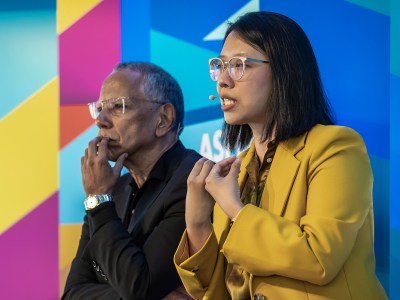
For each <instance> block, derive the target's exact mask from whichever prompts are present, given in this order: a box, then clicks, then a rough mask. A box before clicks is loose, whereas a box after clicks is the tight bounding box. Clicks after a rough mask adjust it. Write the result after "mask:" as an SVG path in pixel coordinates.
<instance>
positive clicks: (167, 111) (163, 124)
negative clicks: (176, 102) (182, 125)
mask: <svg viewBox="0 0 400 300" xmlns="http://www.w3.org/2000/svg"><path fill="white" fill-rule="evenodd" d="M159 112H160V114H159V116H158V118H159V120H158V123H157V128H156V135H157V136H163V135H165V134H166V133H168V132H169V131H171V129H172V127H173V125H174V123H175V119H176V111H175V108H174V106H173V105H172V104H171V103H166V104H163V105H161V106H160V108H159Z"/></svg>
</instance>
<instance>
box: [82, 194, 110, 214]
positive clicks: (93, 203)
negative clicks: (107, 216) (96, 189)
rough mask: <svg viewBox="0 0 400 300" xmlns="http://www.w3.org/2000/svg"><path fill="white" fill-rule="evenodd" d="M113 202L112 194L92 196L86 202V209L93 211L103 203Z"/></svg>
mask: <svg viewBox="0 0 400 300" xmlns="http://www.w3.org/2000/svg"><path fill="white" fill-rule="evenodd" d="M109 201H112V196H111V195H110V194H101V195H90V194H89V196H87V198H86V199H85V201H84V204H85V209H86V210H91V209H93V208H95V207H97V206H99V205H100V204H101V203H104V202H109Z"/></svg>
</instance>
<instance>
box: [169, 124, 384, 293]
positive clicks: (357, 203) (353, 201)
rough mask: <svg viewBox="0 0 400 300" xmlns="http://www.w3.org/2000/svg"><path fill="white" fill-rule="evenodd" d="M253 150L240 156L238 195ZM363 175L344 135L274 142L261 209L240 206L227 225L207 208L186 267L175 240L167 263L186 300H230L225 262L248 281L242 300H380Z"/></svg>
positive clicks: (357, 152) (337, 130)
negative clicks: (203, 237) (204, 229)
mask: <svg viewBox="0 0 400 300" xmlns="http://www.w3.org/2000/svg"><path fill="white" fill-rule="evenodd" d="M254 151H255V149H254V145H251V147H250V148H249V149H248V150H247V151H245V152H243V153H242V154H241V155H240V158H241V159H242V166H241V170H240V174H239V186H240V188H241V190H242V189H243V186H244V183H245V182H246V177H247V173H246V169H245V166H246V165H247V164H248V162H249V161H250V159H251V157H252V156H253V155H254ZM372 182H373V178H372V172H371V167H370V162H369V157H368V154H367V151H366V148H365V145H364V142H363V140H362V138H361V137H360V136H359V135H358V134H357V133H356V132H355V131H353V130H352V129H350V128H346V127H340V126H323V125H316V126H315V127H313V128H312V129H311V130H310V131H309V132H307V133H305V134H303V135H301V136H299V137H296V138H292V139H289V140H287V141H285V142H281V143H280V144H279V145H278V147H277V150H276V153H275V156H274V160H273V162H272V165H271V169H270V172H269V175H268V178H267V183H266V185H265V189H264V191H263V195H262V199H261V207H260V208H259V207H256V206H253V205H246V206H245V207H244V208H243V209H242V210H241V211H240V213H239V215H238V217H237V219H236V221H235V223H234V224H233V225H232V227H231V228H230V227H229V219H228V217H227V216H226V215H225V213H224V212H223V211H222V210H221V208H220V207H219V206H218V205H216V206H215V208H214V223H213V227H214V231H213V233H212V234H211V235H210V237H209V239H208V241H207V243H206V244H205V245H204V246H203V248H202V249H201V250H200V251H199V252H198V253H196V254H195V255H193V256H191V257H190V258H188V251H187V250H188V249H187V236H186V232H185V233H184V235H183V237H182V240H181V243H180V245H179V247H178V249H177V251H176V253H175V257H174V261H175V265H176V267H177V270H178V273H179V275H180V277H181V279H182V282H183V284H184V286H185V288H186V290H187V291H188V292H189V293H190V294H191V295H192V297H193V298H195V299H212V300H222V299H230V296H229V294H228V291H227V289H226V285H225V269H226V262H227V261H228V262H229V263H231V264H237V265H240V266H241V267H243V268H244V269H245V270H246V271H247V272H249V273H250V281H249V289H250V292H251V297H252V299H277V300H284V299H288V300H303V299H304V300H323V299H324V300H325V299H337V300H346V299H357V300H358V299H359V300H366V299H374V300H377V299H387V296H386V294H385V291H384V289H383V288H382V286H381V285H380V283H379V281H378V279H377V278H376V275H375V258H374V251H373V246H374V242H373V207H372Z"/></svg>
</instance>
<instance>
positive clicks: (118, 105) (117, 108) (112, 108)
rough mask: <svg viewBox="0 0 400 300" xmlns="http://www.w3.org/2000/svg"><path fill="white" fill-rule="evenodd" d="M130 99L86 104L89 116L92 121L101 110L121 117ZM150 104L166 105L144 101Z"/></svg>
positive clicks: (122, 98)
mask: <svg viewBox="0 0 400 300" xmlns="http://www.w3.org/2000/svg"><path fill="white" fill-rule="evenodd" d="M132 99H133V98H131V97H118V98H111V99H107V100H98V101H96V102H90V103H88V106H89V112H90V116H91V117H92V118H93V119H95V120H96V119H97V118H98V117H99V115H100V113H101V112H102V111H103V109H106V110H107V111H108V112H110V113H111V115H113V116H117V117H119V116H122V115H123V114H124V113H125V109H126V105H127V103H128V101H130V100H132ZM144 101H147V102H150V103H158V104H166V103H167V102H165V101H158V100H144Z"/></svg>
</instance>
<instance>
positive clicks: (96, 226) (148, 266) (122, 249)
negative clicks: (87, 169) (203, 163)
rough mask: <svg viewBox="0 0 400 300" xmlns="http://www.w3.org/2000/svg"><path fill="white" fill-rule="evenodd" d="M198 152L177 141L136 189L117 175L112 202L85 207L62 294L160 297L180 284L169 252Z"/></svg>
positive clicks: (175, 241) (73, 296)
mask: <svg viewBox="0 0 400 300" xmlns="http://www.w3.org/2000/svg"><path fill="white" fill-rule="evenodd" d="M200 157H201V156H200V155H199V154H198V153H196V152H195V151H193V150H187V149H185V147H184V146H183V145H182V143H181V142H180V141H178V142H177V143H176V144H175V145H174V146H173V147H172V148H171V149H170V150H168V151H167V152H166V153H164V154H163V156H162V157H161V158H160V159H159V160H158V162H157V163H156V164H155V166H154V167H153V169H152V171H151V172H150V174H149V177H148V179H147V180H146V182H145V183H144V184H143V186H142V187H141V188H140V189H139V190H138V191H137V194H136V197H137V198H138V202H137V204H136V207H135V210H134V214H133V216H132V218H130V222H129V224H126V225H124V221H125V220H127V218H129V215H131V214H132V207H131V205H132V204H131V203H130V202H131V201H130V195H131V194H132V185H133V179H132V177H131V176H130V174H125V175H124V176H122V177H121V178H120V179H119V180H118V182H117V184H116V187H115V189H114V191H113V199H114V201H113V202H108V203H104V204H102V205H100V206H98V207H96V208H95V209H93V210H90V211H88V213H87V215H86V216H85V218H84V224H83V227H82V236H81V239H80V242H79V247H78V252H77V254H76V257H75V258H74V260H73V262H72V265H71V270H70V273H69V275H68V278H67V282H66V286H65V291H64V295H63V296H62V299H65V300H66V299H74V300H75V299H85V300H89V299H96V300H100V299H107V300H112V299H124V300H128V299H161V298H162V297H164V296H165V295H167V294H168V293H169V292H170V291H172V290H174V289H175V288H176V287H177V286H178V285H179V284H180V279H179V277H178V274H177V272H176V270H175V267H174V264H173V255H174V252H175V250H176V248H177V246H178V243H179V240H180V238H181V236H182V233H183V231H184V229H185V197H186V190H187V186H186V180H187V177H188V175H189V173H190V171H191V170H192V168H193V166H194V164H195V163H196V161H197V160H198V159H199V158H200Z"/></svg>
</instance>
